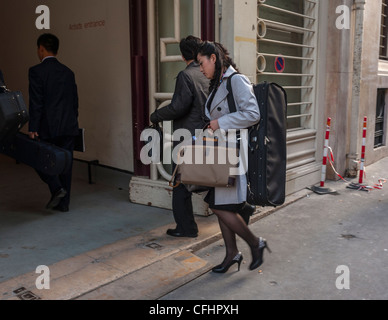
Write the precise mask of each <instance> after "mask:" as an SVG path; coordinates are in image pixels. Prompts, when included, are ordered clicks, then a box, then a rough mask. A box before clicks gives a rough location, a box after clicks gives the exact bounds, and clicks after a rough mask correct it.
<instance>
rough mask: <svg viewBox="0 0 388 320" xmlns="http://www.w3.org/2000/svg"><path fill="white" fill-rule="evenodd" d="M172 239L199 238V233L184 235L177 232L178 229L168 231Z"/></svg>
mask: <svg viewBox="0 0 388 320" xmlns="http://www.w3.org/2000/svg"><path fill="white" fill-rule="evenodd" d="M166 233H167V234H168V235H169V236H171V237H177V238H197V237H198V233H184V232H180V231H177V229H168V230H167V232H166Z"/></svg>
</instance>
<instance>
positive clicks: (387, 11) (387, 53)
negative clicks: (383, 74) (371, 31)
mask: <svg viewBox="0 0 388 320" xmlns="http://www.w3.org/2000/svg"><path fill="white" fill-rule="evenodd" d="M387 24H388V4H387V0H382V8H381V33H380V55H379V56H380V59H382V60H388V50H387V36H388V28H387Z"/></svg>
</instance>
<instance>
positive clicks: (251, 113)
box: [197, 42, 268, 273]
mask: <svg viewBox="0 0 388 320" xmlns="http://www.w3.org/2000/svg"><path fill="white" fill-rule="evenodd" d="M197 60H198V62H199V65H200V70H201V72H202V73H203V74H204V75H205V76H206V77H207V78H208V79H210V80H211V82H210V92H211V94H210V96H209V98H208V100H207V102H206V107H205V114H206V116H207V117H208V118H209V119H210V120H211V122H210V125H209V129H211V130H213V131H214V132H215V131H217V130H219V129H221V130H225V131H226V132H227V131H228V130H230V129H245V128H248V127H249V126H252V125H254V124H256V123H257V122H258V121H259V120H260V111H259V106H258V104H257V100H256V97H255V95H254V93H253V88H252V85H251V83H250V81H249V79H248V78H247V77H246V76H244V75H241V74H237V75H235V76H234V77H232V79H231V81H232V88H233V93H234V99H235V104H236V107H237V112H235V113H230V111H229V106H228V99H227V96H228V90H227V81H228V78H229V77H230V75H232V74H233V73H235V72H236V71H237V70H236V65H235V64H234V63H233V61H232V59H231V58H230V57H229V53H228V51H227V50H226V49H225V48H224V47H223V46H222V45H221V44H219V43H214V42H204V43H203V44H202V45H201V47H200V49H199V52H198V56H197ZM246 199H247V180H246V176H245V175H240V176H238V177H237V179H236V183H235V186H234V187H231V188H214V189H212V190H210V191H209V192H208V194H207V196H206V198H205V201H206V202H207V203H209V207H210V208H211V209H212V211H213V212H214V213H215V214H216V216H217V217H218V221H219V225H220V228H221V232H222V236H223V239H224V242H225V247H226V257H225V259H224V261H223V262H222V263H221V264H220V265H218V266H216V267H214V268H213V272H216V273H225V272H227V271H228V270H229V268H230V267H231V266H232V265H234V264H238V269H239V270H240V265H241V262H242V261H243V257H242V254H241V252H239V250H238V248H237V243H236V234H237V235H239V236H240V237H241V238H242V239H244V240H245V241H246V242H247V243H248V245H249V246H250V248H251V253H252V263H251V264H250V267H249V269H250V270H254V269H257V268H258V267H259V266H260V265H261V264H262V263H263V251H264V249H265V248H267V249H268V247H267V242H266V240H264V239H262V238H258V237H256V236H255V235H254V234H253V233H252V232H251V231H250V229H249V228H248V226H247V225H246V223H245V222H244V220H243V219H242V217H241V216H240V215H239V214H237V212H239V211H240V210H241V208H242V207H243V206H244V204H245V201H246Z"/></svg>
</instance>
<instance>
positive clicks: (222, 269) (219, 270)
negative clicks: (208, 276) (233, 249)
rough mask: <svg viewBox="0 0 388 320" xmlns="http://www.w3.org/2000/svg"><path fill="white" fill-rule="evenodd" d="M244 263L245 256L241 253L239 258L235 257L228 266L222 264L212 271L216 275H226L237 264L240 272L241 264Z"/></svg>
mask: <svg viewBox="0 0 388 320" xmlns="http://www.w3.org/2000/svg"><path fill="white" fill-rule="evenodd" d="M242 261H243V256H242V254H241V252H240V253H239V254H238V255H237V256H235V257H234V258H233V260H232V261H231V262H229V263H228V264H227V265H225V266H223V263H222V264H220V265H218V266H216V267H214V268H213V269H212V271H213V272H215V273H226V272H228V270H229V268H230V267H231V266H233V265H234V264H236V263H237V265H238V271H240V266H241V262H242Z"/></svg>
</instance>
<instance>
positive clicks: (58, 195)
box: [46, 188, 67, 209]
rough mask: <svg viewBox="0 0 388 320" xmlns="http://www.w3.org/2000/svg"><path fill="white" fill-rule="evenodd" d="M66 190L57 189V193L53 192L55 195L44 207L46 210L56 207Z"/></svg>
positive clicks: (64, 195)
mask: <svg viewBox="0 0 388 320" xmlns="http://www.w3.org/2000/svg"><path fill="white" fill-rule="evenodd" d="M66 194H67V192H66V190H65V189H63V188H61V189H59V190H58V191H57V192H55V194H54V195H53V196H52V197H51V199H50V201H49V203H48V204H47V205H46V209H53V208H54V207H56V206H57V205H58V204H59V203H60V202H61V200H62V199H63V198H64V197H66Z"/></svg>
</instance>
